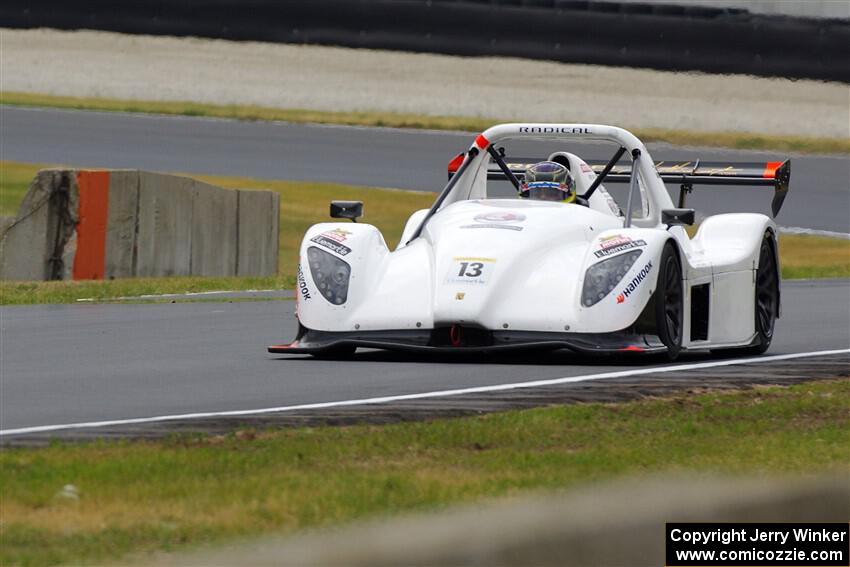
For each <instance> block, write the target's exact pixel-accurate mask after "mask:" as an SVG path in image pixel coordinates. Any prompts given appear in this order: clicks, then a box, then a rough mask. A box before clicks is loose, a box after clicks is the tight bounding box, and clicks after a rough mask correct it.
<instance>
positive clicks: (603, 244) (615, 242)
mask: <svg viewBox="0 0 850 567" xmlns="http://www.w3.org/2000/svg"><path fill="white" fill-rule="evenodd" d="M643 246H646V241H644V240H632V239H631V238H629V237H628V236H621V235H619V234H617V235H615V236H608V237H606V238H603V239H601V240H600V241H599V250H597V251H596V252H594V253H593V255H594V256H596V257H597V258H604V257H605V256H611V255H612V254H617V253H618V252H622V251H623V250H629V249H631V248H639V247H643Z"/></svg>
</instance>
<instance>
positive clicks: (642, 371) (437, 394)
mask: <svg viewBox="0 0 850 567" xmlns="http://www.w3.org/2000/svg"><path fill="white" fill-rule="evenodd" d="M848 353H850V348H845V349H838V350H822V351H817V352H800V353H794V354H780V355H776V356H762V357H758V358H742V359H733V360H718V361H713V362H699V363H694V364H678V365H676V366H653V367H651V368H637V369H631V370H621V371H618V372H603V373H601V374H587V375H585V376H567V377H565V378H551V379H548V380H534V381H531V382H514V383H510V384H496V385H493V386H476V387H472V388H458V389H456V390H437V391H434V392H422V393H419V394H401V395H397V396H384V397H379V398H360V399H355V400H340V401H336V402H320V403H315V404H300V405H296V406H280V407H274V408H262V409H253V410H234V411H216V412H204V413H186V414H177V415H160V416H154V417H138V418H131V419H114V420H109V421H87V422H79V423H65V424H59V425H39V426H35V427H21V428H18V429H2V430H0V436H6V435H21V434H25V433H44V432H47V431H62V430H67V429H80V428H86V427H109V426H111V425H134V424H139V423H157V422H162V421H180V420H189V419H206V418H211V417H240V416H248V415H261V414H267V413H282V412H290V411H299V410H311V409H325V408H334V407H345V406H359V405H365V404H385V403H387V402H398V401H404V400H422V399H426V398H443V397H448V396H460V395H463V394H480V393H486V392H501V391H504V390H519V389H523V388H536V387H540V386H554V385H558V384H571V383H574V382H587V381H590V380H604V379H606V378H624V377H628V376H643V375H646V374H660V373H666V372H681V371H684V370H699V369H702V368H717V367H720V366H734V365H737V364H753V363H760V362H775V361H779V360H792V359H795V358H807V357H813V356H828V355H831V354H848Z"/></svg>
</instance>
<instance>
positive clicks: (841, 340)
mask: <svg viewBox="0 0 850 567" xmlns="http://www.w3.org/2000/svg"><path fill="white" fill-rule="evenodd" d="M783 294H784V295H783V297H784V305H783V308H784V312H783V317H782V318H781V319H780V320H779V321H778V324H777V329H776V338H775V340H774V343H773V345H772V346H771V349H770V350H769V351H768V355H782V354H791V353H802V352H811V351H823V350H832V349H847V348H848V347H850V302H848V297H850V281H848V280H824V281H819V282H814V281H798V282H786V283H785V286H784V288H783ZM293 307H294V306H293V304H292V302H291V301H275V302H267V301H260V302H233V303H227V302H224V303H217V302H198V303H175V304H171V303H165V304H154V305H139V304H130V305H124V304H120V305H116V304H77V305H46V306H44V305H42V306H20V307H3V308H0V332H1V333H2V341H1V342H0V360H2V368H0V370H2V380H0V386H1V387H2V389H0V429H2V430H4V431H8V430H11V429H19V428H29V427H37V426H45V425H57V424H70V423H79V422H89V421H102V420H122V419H130V418H146V417H152V416H162V415H174V414H189V413H198V412H222V411H235V410H252V409H259V408H269V407H281V406H292V405H298V404H311V403H321V402H337V401H344V400H352V399H363V398H374V397H381V396H397V395H404V394H416V393H423V392H432V391H439V390H446V389H456V388H467V387H476V386H490V385H498V384H505V383H515V382H528V381H534V380H541V379H550V378H560V377H570V376H572V377H579V376H585V375H588V374H598V373H604V372H609V371H618V370H619V371H629V370H630V369H632V368H640V367H647V366H669V364H665V363H661V362H660V361H658V360H647V359H645V358H641V357H626V358H613V359H612V358H587V357H581V356H578V355H574V354H571V353H569V352H558V353H548V354H541V353H536V354H532V355H523V356H511V357H509V358H498V357H473V358H469V357H461V358H457V357H442V358H433V357H431V356H427V355H418V356H415V357H413V358H410V357H409V356H407V355H401V354H399V353H387V352H381V351H363V350H361V351H359V352H358V354H357V355H356V356H355V358H354V360H353V361H322V360H316V359H313V358H311V357H309V356H274V355H269V354H267V353H266V352H265V346H266V345H268V344H279V343H280V342H286V341H288V340H291V339H292V338H293V337H294V335H295V328H296V323H295V319H294V316H293V315H292V311H293ZM842 356H843V357H842V358H840V359H839V360H838V362H837V366H833V368H838V371H834V370H833V371H831V372H832V374H827V375H828V376H829V375H831V376H836V375H845V376H846V375H847V371H848V368H850V365H848V361H850V355H847V354H844V355H842ZM713 360H716V358H712V357H710V356H709V355H705V354H701V355H697V354H692V355H689V356H685V357H683V358H681V359H680V360H679V361H677V363H676V364H683V363H684V364H690V363H700V362H706V361H709V362H711V361H713ZM811 360H812V359H808V361H807V364H811ZM758 366H759V365H751V367H750V368H751V370H746V369H745V367H741V366H737V367H735V366H732V367H728V368H729V369H730V372H731V375H734V376H736V377H737V378H736V379H737V380H738V382H735V383H736V384H742V385H743V384H752V383H759V380H761V381H762V382H764V381H765V380H767V381H774V380H777V379H778V378H776V376H771V375H770V374H771V373H770V372H767V371H766V370H765V369H764V368H759V367H758ZM807 368H811V367H810V366H809V367H807ZM754 372H755V374H758V375H759V376H758V379H757V380H755V381H753V380H749V379H747V378H746V377H747V375H748V374H749V375H753V373H754ZM807 372H808V371H807V370H805V369H804V370H803V371H802V374H803V378H811V377H812V375H811V374H809V373H807ZM777 376H778V373H777ZM741 377H743V378H741ZM652 378H653V377H652V376H646V377H639V378H637V379H636V380H637V381H638V382H645V381H646V380H648V379H652ZM661 378H662V379H666V380H667V381H668V382H670V381H671V380H672V381H678V382H679V385H680V386H681V385H687V386H688V387H700V386H703V385H705V384H706V382H705V381H704V380H701V379H698V377H689V375H688V373H687V372H686V373H684V374H681V373H680V374H677V375H675V376H674V377H668V378H664V377H663V376H662V377H661ZM604 382H606V380H600V381H599V382H598V386H599V387H600V388H606V387H608V389H611V388H614V386H611V384H610V383H608V384H605V383H604ZM580 386H581V383H577V384H564V385H563V386H561V387H559V391H558V392H555V393H552V392H549V393H546V394H545V395H541V399H540V400H537V404H540V403H547V402H549V403H550V402H551V401H552V400H554V399H557V398H558V396H561V397H563V396H564V395H569V394H570V392H571V391H572V392H575V391H577V390H575V388H579V387H580ZM618 387H622V386H618ZM441 404H442V405H443V406H445V405H446V402H441ZM508 405H511V404H508ZM449 406H450V403H449ZM369 411H374V410H369ZM12 437H14V436H12ZM8 439H9V436H8V435H7V436H6V440H8Z"/></svg>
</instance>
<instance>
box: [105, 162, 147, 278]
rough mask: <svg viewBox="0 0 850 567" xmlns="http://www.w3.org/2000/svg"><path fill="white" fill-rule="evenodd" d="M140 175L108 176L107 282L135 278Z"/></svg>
mask: <svg viewBox="0 0 850 567" xmlns="http://www.w3.org/2000/svg"><path fill="white" fill-rule="evenodd" d="M139 175H140V173H139V172H137V171H110V172H109V216H108V222H107V226H106V258H105V265H104V274H103V277H104V278H106V279H110V280H111V279H115V278H130V277H133V276H134V275H135V260H136V227H137V224H136V221H137V219H138V213H137V211H138V206H139Z"/></svg>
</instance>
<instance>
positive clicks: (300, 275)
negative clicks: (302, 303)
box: [298, 264, 310, 301]
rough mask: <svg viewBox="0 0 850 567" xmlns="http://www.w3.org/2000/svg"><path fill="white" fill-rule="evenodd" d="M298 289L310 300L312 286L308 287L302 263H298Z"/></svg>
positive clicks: (302, 295)
mask: <svg viewBox="0 0 850 567" xmlns="http://www.w3.org/2000/svg"><path fill="white" fill-rule="evenodd" d="M298 291H300V292H301V297H303V298H304V299H305V300H307V301H309V300H310V288H308V287H307V280H306V279H305V278H304V270H302V269H301V265H300V264H299V265H298Z"/></svg>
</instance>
